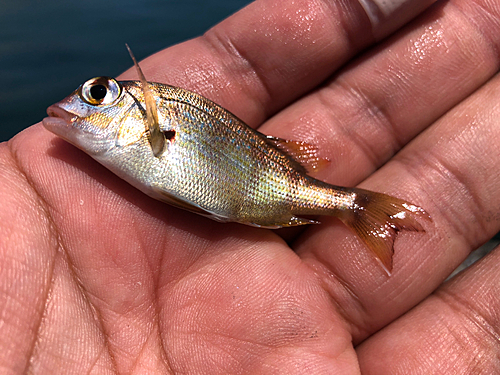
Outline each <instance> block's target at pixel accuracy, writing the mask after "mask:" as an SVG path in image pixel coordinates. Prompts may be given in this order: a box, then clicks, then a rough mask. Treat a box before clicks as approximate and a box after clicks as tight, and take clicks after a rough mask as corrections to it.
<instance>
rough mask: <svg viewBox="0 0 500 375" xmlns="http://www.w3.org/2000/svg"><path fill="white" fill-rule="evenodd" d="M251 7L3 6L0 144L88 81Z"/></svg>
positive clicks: (142, 2) (59, 1) (231, 2)
mask: <svg viewBox="0 0 500 375" xmlns="http://www.w3.org/2000/svg"><path fill="white" fill-rule="evenodd" d="M250 2H251V1H250V0H183V1H178V0H176V1H174V0H105V1H103V0H85V1H67V0H51V1H40V0H39V1H37V0H4V1H2V2H1V5H0V83H1V86H0V87H1V88H0V141H4V140H7V139H9V138H11V137H12V136H13V135H14V134H16V133H18V132H19V131H21V130H22V129H24V128H26V127H28V126H30V125H32V124H34V123H36V122H38V121H40V120H41V119H42V118H43V117H45V110H46V108H47V107H48V106H49V105H50V104H52V103H54V102H56V101H58V100H60V99H62V98H63V97H65V96H66V95H68V94H69V93H70V92H71V91H72V90H74V89H75V88H76V87H77V86H78V85H79V84H81V83H82V82H84V81H85V80H86V79H88V78H90V77H94V76H98V75H108V76H116V75H118V74H120V73H121V72H123V71H124V70H125V69H127V68H128V67H130V65H131V62H130V58H129V57H128V55H127V52H126V49H125V46H124V45H125V43H128V44H129V45H130V46H132V48H133V50H134V54H135V55H136V56H137V58H138V59H142V58H144V57H146V56H148V55H150V54H152V53H154V52H156V51H159V50H161V49H163V48H166V47H168V46H169V45H172V44H176V43H179V42H181V41H184V40H186V39H190V38H193V37H195V36H198V35H200V34H203V32H205V31H206V30H207V29H208V28H210V27H211V26H213V25H214V24H216V23H218V22H219V21H221V20H222V19H224V18H226V17H227V16H229V15H230V14H232V13H234V12H236V11H237V10H239V9H241V8H242V7H244V6H245V5H247V4H248V3H250Z"/></svg>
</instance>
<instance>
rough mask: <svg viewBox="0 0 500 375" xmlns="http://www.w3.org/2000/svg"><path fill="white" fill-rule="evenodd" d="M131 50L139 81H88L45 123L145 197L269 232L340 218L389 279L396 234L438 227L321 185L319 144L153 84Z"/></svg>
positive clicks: (375, 198) (392, 202)
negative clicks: (264, 129) (267, 129)
mask: <svg viewBox="0 0 500 375" xmlns="http://www.w3.org/2000/svg"><path fill="white" fill-rule="evenodd" d="M127 48H128V49H129V47H128V46H127ZM129 53H130V55H131V57H132V60H133V62H134V66H135V67H136V69H137V73H138V75H139V78H140V79H139V80H135V81H117V80H116V79H114V78H112V77H106V76H101V77H95V78H91V79H89V80H87V81H86V82H84V83H83V84H82V85H80V86H79V87H78V88H77V89H76V90H75V91H74V92H73V93H71V94H70V95H69V96H67V97H66V98H65V99H63V100H61V101H60V102H58V103H56V104H53V105H51V106H50V107H49V108H48V109H47V114H48V117H46V118H44V119H43V125H44V127H45V128H46V129H47V130H49V131H50V132H52V133H54V134H55V135H57V136H59V137H60V138H62V139H64V140H65V141H67V142H69V143H71V144H73V145H74V146H76V147H78V148H79V149H81V150H83V151H84V152H85V153H87V154H88V155H90V156H91V157H92V158H94V159H95V160H96V161H97V162H99V163H101V164H102V165H104V166H105V167H106V168H108V169H109V170H110V171H111V172H113V173H115V174H116V175H117V176H119V177H120V178H122V179H123V180H125V181H127V182H128V183H130V184H131V185H133V186H134V187H136V188H137V189H138V190H140V191H142V192H143V193H145V194H147V195H149V196H151V197H153V198H155V199H157V200H160V201H162V202H165V203H168V204H170V205H173V206H176V207H179V208H182V209H185V210H187V211H190V212H193V213H196V214H200V215H203V216H206V217H209V218H211V219H213V220H216V221H219V222H224V223H226V222H236V223H240V224H246V225H250V226H255V227H260V228H268V229H276V228H283V227H291V226H298V225H307V224H319V221H318V220H316V219H314V218H315V217H317V216H321V215H328V216H333V217H336V218H338V219H340V220H341V221H342V222H343V223H344V224H345V225H346V226H347V227H349V228H350V229H351V230H352V231H353V232H354V233H356V234H357V236H358V237H359V238H360V239H361V240H362V241H363V242H364V243H365V244H366V246H367V247H368V249H369V250H371V252H372V253H373V255H374V256H375V259H376V260H378V262H379V263H380V265H381V266H382V268H383V269H384V270H385V271H386V272H387V274H388V275H390V274H391V272H392V267H393V261H392V258H393V253H394V240H395V238H396V236H397V234H398V233H399V232H400V231H401V230H408V231H417V232H425V230H424V228H423V226H422V224H421V221H422V220H426V221H432V219H431V218H430V216H429V214H427V212H426V211H425V210H424V209H423V208H421V207H419V206H417V205H414V204H412V203H409V202H407V201H405V200H403V199H399V198H396V197H392V196H390V195H387V194H383V193H378V192H372V191H369V190H365V189H360V188H355V187H341V186H335V185H332V184H329V183H326V182H323V181H320V180H318V179H315V178H314V177H312V176H311V175H310V174H311V172H314V171H315V170H318V169H321V168H324V167H325V166H326V165H328V164H329V161H328V160H326V159H323V158H320V157H319V156H318V151H319V150H318V148H317V147H315V146H313V145H310V144H309V143H306V142H302V141H295V140H285V139H281V138H277V137H273V136H269V135H265V134H263V133H261V132H259V131H257V130H255V129H252V128H251V127H249V126H248V125H246V124H245V123H244V122H243V121H242V120H240V119H239V118H238V117H237V116H235V115H234V114H232V113H231V112H229V111H228V110H226V109H224V108H223V107H221V106H219V105H218V104H216V103H214V102H212V101H211V100H209V99H207V98H205V97H203V96H201V95H199V94H197V93H194V92H192V91H188V90H185V89H183V88H179V87H175V86H171V85H167V84H162V83H156V82H148V81H146V78H145V77H144V74H143V73H142V71H141V68H140V66H139V64H138V63H137V61H136V60H135V57H134V56H133V54H132V51H131V50H130V49H129ZM311 217H313V218H311Z"/></svg>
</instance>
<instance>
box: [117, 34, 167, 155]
mask: <svg viewBox="0 0 500 375" xmlns="http://www.w3.org/2000/svg"><path fill="white" fill-rule="evenodd" d="M125 46H126V47H127V50H128V52H129V54H130V57H131V58H132V61H133V62H134V66H135V68H136V70H137V74H138V75H139V79H140V81H141V89H142V93H143V96H144V102H145V104H146V121H147V131H148V140H149V144H150V145H151V149H152V150H153V154H154V155H155V156H156V157H160V156H161V155H162V154H163V151H164V150H165V137H164V135H163V133H162V132H161V129H160V122H159V120H158V108H157V107H156V101H155V99H154V96H153V93H152V92H151V89H150V88H149V83H148V82H147V81H146V77H145V76H144V73H143V72H142V69H141V67H140V66H139V63H138V62H137V60H136V59H135V56H134V54H133V53H132V50H131V49H130V47H129V46H128V44H126V43H125Z"/></svg>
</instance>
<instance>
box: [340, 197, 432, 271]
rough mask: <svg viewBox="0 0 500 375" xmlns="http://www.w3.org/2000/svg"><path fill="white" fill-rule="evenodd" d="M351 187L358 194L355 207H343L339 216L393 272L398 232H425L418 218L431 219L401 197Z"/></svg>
mask: <svg viewBox="0 0 500 375" xmlns="http://www.w3.org/2000/svg"><path fill="white" fill-rule="evenodd" d="M352 191H353V192H354V193H355V194H356V197H355V201H354V209H352V210H346V211H344V212H343V214H342V215H341V217H340V219H341V220H342V222H343V223H344V224H345V225H347V226H348V227H349V228H351V229H352V230H353V231H354V232H355V233H356V234H357V235H358V236H359V237H360V238H361V239H362V240H363V242H364V243H365V244H366V245H367V246H368V248H369V249H370V250H371V251H372V252H373V253H374V254H375V257H376V258H377V260H379V261H380V263H381V264H382V266H383V267H384V269H385V271H386V272H387V274H388V275H390V274H391V271H392V255H393V253H394V240H395V239H396V235H397V233H398V232H399V231H400V230H402V229H405V230H410V231H418V232H425V230H424V228H423V227H422V225H420V224H419V223H418V222H417V220H416V219H415V218H416V217H422V218H424V219H425V220H428V221H432V219H431V218H430V216H429V215H428V214H427V213H426V212H425V211H424V210H423V209H422V208H420V207H418V206H415V205H413V204H411V203H408V202H406V201H404V200H402V199H398V198H394V197H391V196H390V195H386V194H381V193H375V192H372V191H368V190H363V189H352Z"/></svg>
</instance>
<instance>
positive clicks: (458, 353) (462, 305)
mask: <svg viewBox="0 0 500 375" xmlns="http://www.w3.org/2000/svg"><path fill="white" fill-rule="evenodd" d="M499 262H500V248H498V247H497V249H496V250H495V251H494V252H492V253H490V254H489V255H488V256H486V257H485V258H483V259H482V260H481V261H479V262H478V263H476V264H474V265H473V266H472V267H471V268H469V269H467V270H466V271H465V272H463V273H462V274H460V275H459V276H458V277H455V278H454V279H452V280H451V281H450V282H448V283H446V284H444V285H443V286H441V287H440V288H439V289H438V290H437V291H436V292H435V293H434V294H432V295H431V296H430V297H429V298H427V299H426V300H425V301H424V302H422V303H421V304H420V305H419V306H417V307H416V308H414V309H413V310H411V311H410V312H409V313H408V314H406V315H405V316H404V317H402V318H400V319H398V320H397V321H396V322H394V323H392V324H391V325H390V326H388V327H387V328H385V329H383V330H382V331H380V332H379V333H377V334H376V335H374V336H373V337H370V338H369V339H368V340H366V341H365V342H363V344H361V345H360V346H359V347H358V348H357V353H358V355H359V360H360V366H361V371H362V373H363V374H365V373H366V374H408V373H419V374H431V373H437V372H439V373H442V374H497V373H498V372H499V371H500V366H499V363H498V352H499V351H500V333H499V328H500V319H499V317H500V298H499V296H500V278H499V277H498V263H499Z"/></svg>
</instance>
